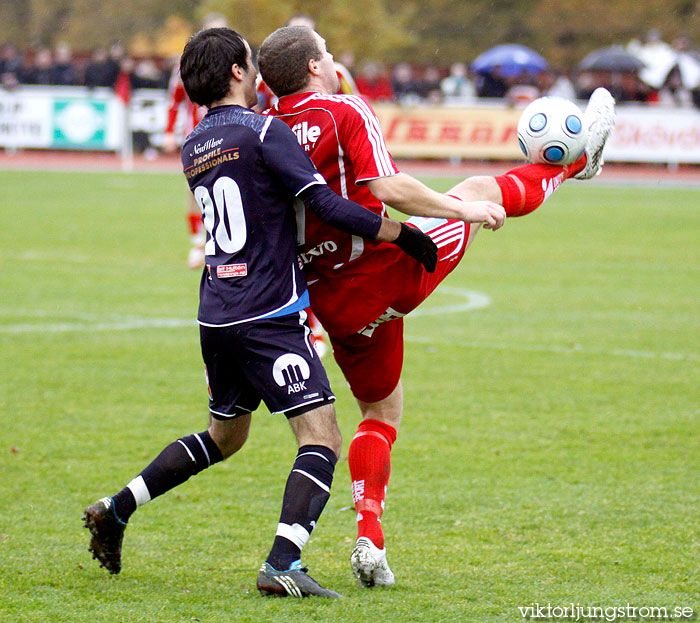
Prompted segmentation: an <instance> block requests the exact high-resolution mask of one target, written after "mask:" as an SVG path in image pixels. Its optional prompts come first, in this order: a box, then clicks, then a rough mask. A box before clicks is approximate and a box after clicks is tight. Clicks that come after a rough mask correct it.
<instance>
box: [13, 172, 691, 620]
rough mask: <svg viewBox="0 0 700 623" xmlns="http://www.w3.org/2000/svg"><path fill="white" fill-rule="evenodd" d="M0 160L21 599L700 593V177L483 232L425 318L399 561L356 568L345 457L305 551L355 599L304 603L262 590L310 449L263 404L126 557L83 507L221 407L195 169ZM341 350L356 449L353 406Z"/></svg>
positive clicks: (401, 462)
mask: <svg viewBox="0 0 700 623" xmlns="http://www.w3.org/2000/svg"><path fill="white" fill-rule="evenodd" d="M431 183H432V185H433V186H434V187H436V188H440V189H441V190H445V189H446V188H448V187H449V185H450V183H449V181H445V180H441V181H437V180H433V181H431ZM0 187H1V188H2V195H3V198H2V206H3V208H2V215H3V219H2V227H1V228H0V292H2V299H1V302H0V345H1V353H2V356H1V357H0V419H1V422H0V424H1V425H2V430H3V433H2V443H1V444H0V620H2V621H27V622H30V621H31V622H37V623H38V622H42V623H44V622H48V621H51V622H59V621H65V622H70V623H75V622H82V621H90V622H91V623H94V622H100V621H125V622H132V621H133V622H141V621H143V622H152V621H164V622H168V623H171V622H174V621H183V622H185V621H206V622H210V623H214V622H219V621H221V622H223V621H250V622H259V621H276V622H285V621H358V622H359V621H362V622H366V621H371V620H384V621H391V622H394V621H430V622H432V621H475V622H484V621H518V620H521V619H522V616H521V613H520V611H519V609H518V608H519V607H526V606H529V605H532V604H533V603H538V604H540V605H543V604H544V605H546V604H550V605H551V606H552V607H554V606H566V605H570V604H572V603H573V604H574V605H576V604H580V605H581V606H583V607H588V606H601V607H613V606H626V605H627V604H631V605H632V606H635V607H638V608H639V607H650V606H663V607H668V608H669V611H670V610H671V609H672V608H674V607H686V608H693V609H694V611H695V613H697V612H698V608H700V593H699V589H698V587H699V586H700V573H699V567H698V559H699V558H700V544H699V537H698V534H699V533H698V512H699V510H698V509H699V508H700V506H699V502H700V499H699V494H698V483H699V482H700V480H699V478H698V474H699V473H700V424H699V422H698V415H699V413H698V404H699V402H700V400H699V399H700V392H699V390H698V378H699V375H698V372H699V368H700V344H699V342H700V340H699V337H698V336H699V332H698V302H699V298H698V291H699V290H698V289H699V286H700V279H699V274H698V266H699V261H698V259H699V258H698V255H699V253H698V233H699V231H700V215H699V214H698V206H699V205H700V191H697V190H680V189H673V190H671V189H621V188H618V189H616V188H605V187H600V186H593V185H586V184H585V183H567V184H566V185H565V186H564V188H562V189H561V190H559V191H558V192H557V193H555V195H554V196H553V197H552V198H551V199H549V200H548V201H547V203H546V204H545V205H544V206H543V207H542V208H540V209H539V210H538V211H537V212H535V213H534V214H532V215H530V216H527V217H525V218H522V219H512V220H510V221H509V222H508V223H507V224H506V226H505V227H504V229H502V230H501V231H499V232H482V233H480V234H479V237H478V238H477V240H476V242H475V244H474V245H473V247H472V248H471V249H470V250H469V252H468V254H467V256H466V258H465V260H464V261H463V262H462V264H461V265H460V266H459V267H458V268H457V270H456V271H455V272H454V273H453V275H451V277H450V278H449V279H448V281H447V282H446V284H445V286H446V287H445V288H443V290H442V291H438V292H437V293H436V294H435V295H434V297H433V298H432V299H431V300H429V301H428V302H427V303H426V305H425V307H424V308H422V310H421V314H419V315H417V316H415V317H412V318H409V319H408V321H407V346H406V363H405V371H404V377H403V378H404V385H405V390H406V408H405V415H404V423H403V426H402V430H401V432H400V435H399V439H398V441H397V443H396V445H395V446H394V452H393V475H392V480H391V485H390V488H389V496H388V501H387V509H386V513H385V515H384V525H385V529H386V532H387V546H388V548H389V561H390V564H391V566H392V568H393V570H394V572H395V573H396V576H397V586H396V587H395V588H394V589H390V590H372V591H367V590H361V589H359V588H357V587H356V586H355V583H354V580H353V578H352V576H351V572H350V569H349V563H348V557H349V554H350V550H351V547H352V542H353V540H354V530H355V520H354V513H353V512H352V511H351V510H347V507H349V506H350V504H351V501H350V493H349V475H348V469H347V463H346V462H345V461H342V460H341V462H340V463H339V466H338V469H337V471H336V480H335V485H334V490H333V496H332V498H331V501H330V502H329V504H328V507H327V509H326V512H325V513H324V515H323V517H322V518H321V521H320V523H319V527H318V529H317V531H316V532H315V533H314V536H313V538H312V540H311V542H310V543H309V545H308V546H307V548H306V550H305V562H306V564H308V565H309V566H310V568H311V574H312V575H314V576H315V577H317V578H318V579H319V580H320V581H321V582H322V583H324V584H326V585H328V586H329V587H331V588H334V589H336V590H338V591H339V592H341V593H342V594H344V595H345V596H346V599H345V600H343V601H339V602H328V601H321V600H305V601H303V602H298V601H293V600H274V599H263V598H261V597H259V595H258V594H257V592H256V591H255V576H256V571H257V568H258V566H259V565H260V563H261V562H262V560H263V559H264V557H265V555H266V553H267V551H268V549H269V547H270V545H271V542H272V537H273V534H274V529H275V526H276V523H277V519H278V513H279V506H280V502H281V496H282V491H283V487H284V482H285V479H286V476H287V473H288V470H289V467H290V465H291V461H292V459H293V456H294V454H295V446H294V440H293V436H292V434H291V432H290V431H289V430H288V426H287V424H286V422H285V421H284V418H281V417H271V416H269V415H268V414H267V413H265V412H264V411H260V412H258V414H256V415H255V416H254V418H253V428H252V432H251V438H250V440H249V442H248V444H247V445H246V447H244V449H243V450H242V451H241V452H240V453H239V454H238V455H237V456H235V457H233V458H231V459H229V460H228V461H227V462H225V463H224V464H221V465H218V466H217V467H215V468H214V469H211V470H208V471H205V472H203V473H202V474H200V475H199V476H197V477H195V478H193V479H191V480H190V481H189V482H187V483H186V484H185V485H183V486H182V487H180V488H178V489H177V490H175V491H172V492H170V493H169V494H167V495H166V496H164V497H163V498H160V499H158V500H156V501H154V502H153V503H151V504H149V505H148V506H146V507H145V508H143V509H141V510H139V511H138V512H137V513H136V514H135V515H134V517H133V519H132V521H131V523H130V526H129V529H128V530H127V533H126V536H125V546H124V552H123V559H124V569H123V571H122V573H121V575H119V576H116V577H111V576H109V575H108V574H107V573H106V572H105V571H104V570H102V569H99V568H98V566H97V564H96V562H94V561H92V560H91V559H90V555H89V554H88V552H87V543H88V537H87V532H86V531H84V530H82V529H81V522H80V516H81V513H82V510H83V508H84V507H85V506H86V505H87V504H89V503H90V502H92V501H94V500H95V499H97V498H98V497H101V496H103V495H107V494H112V493H114V492H115V491H117V490H118V489H120V488H121V487H122V486H123V485H124V484H125V483H126V482H128V481H129V480H130V479H131V478H132V477H133V476H134V475H135V474H137V473H138V472H139V471H140V470H141V469H142V468H143V467H144V466H145V465H146V464H147V463H148V462H149V461H150V460H151V459H152V458H153V457H154V456H155V455H156V454H157V453H158V452H159V451H160V449H161V448H162V447H163V446H164V445H166V444H167V443H169V442H170V441H172V440H174V439H176V438H177V437H179V436H182V435H186V434H190V433H192V432H197V431H201V430H204V429H205V427H206V417H207V416H206V389H205V386H204V379H203V369H202V368H203V366H202V364H201V357H200V354H199V346H198V333H197V328H196V326H195V324H194V320H193V319H194V317H195V313H196V306H197V286H198V275H197V274H195V273H193V272H191V271H189V270H188V269H187V268H186V267H185V256H186V252H187V249H188V247H187V244H188V242H187V236H186V232H185V227H184V219H183V211H184V181H183V180H182V179H181V178H180V177H179V176H177V175H119V174H74V173H47V172H26V173H25V172H7V171H5V172H0ZM477 302H481V303H482V304H484V303H486V302H488V305H486V306H482V307H478V305H476V304H475V303H477ZM472 306H474V307H478V308H477V309H469V307H472ZM327 363H328V366H327V367H328V369H329V374H330V376H331V381H332V382H333V385H334V387H335V390H336V393H337V395H338V398H339V399H338V403H337V410H338V418H339V421H340V425H341V429H342V431H343V434H344V438H345V448H347V444H348V443H349V440H350V438H351V437H352V434H353V432H354V429H355V427H356V425H357V422H358V412H357V409H356V407H355V406H354V403H353V400H352V398H351V396H350V393H349V391H348V390H347V388H346V386H345V384H344V382H343V380H342V377H341V375H340V373H339V371H338V369H337V368H336V367H335V365H334V363H333V362H332V361H330V360H328V362H327ZM686 612H687V611H686ZM562 620H563V619H562Z"/></svg>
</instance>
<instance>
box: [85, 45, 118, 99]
mask: <svg viewBox="0 0 700 623" xmlns="http://www.w3.org/2000/svg"><path fill="white" fill-rule="evenodd" d="M115 82H116V76H115V75H114V67H113V66H112V63H111V62H110V60H109V58H108V57H107V50H105V48H96V49H95V50H94V52H93V53H92V57H91V58H90V62H89V63H88V64H87V67H86V68H85V86H87V87H89V88H91V89H92V88H95V87H113V86H114V83H115Z"/></svg>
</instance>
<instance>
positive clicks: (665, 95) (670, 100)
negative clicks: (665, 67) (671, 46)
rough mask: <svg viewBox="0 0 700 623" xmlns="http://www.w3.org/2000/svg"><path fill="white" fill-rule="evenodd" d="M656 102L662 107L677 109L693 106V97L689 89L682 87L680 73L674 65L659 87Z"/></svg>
mask: <svg viewBox="0 0 700 623" xmlns="http://www.w3.org/2000/svg"><path fill="white" fill-rule="evenodd" d="M658 101H659V104H661V105H662V106H669V107H670V106H676V107H679V108H690V107H691V106H693V95H692V93H691V92H690V90H689V89H686V88H685V87H684V86H683V80H682V77H681V71H680V68H679V67H678V65H675V66H674V67H673V69H671V71H669V72H668V76H666V80H664V83H663V84H662V85H661V88H660V89H659V93H658Z"/></svg>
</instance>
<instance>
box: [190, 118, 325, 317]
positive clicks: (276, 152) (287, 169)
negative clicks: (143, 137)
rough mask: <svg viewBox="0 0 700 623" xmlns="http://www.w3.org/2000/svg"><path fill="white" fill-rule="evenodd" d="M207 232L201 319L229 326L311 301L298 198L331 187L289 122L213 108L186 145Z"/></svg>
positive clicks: (192, 185)
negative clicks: (299, 242)
mask: <svg viewBox="0 0 700 623" xmlns="http://www.w3.org/2000/svg"><path fill="white" fill-rule="evenodd" d="M181 156H182V165H183V169H184V173H185V176H186V177H187V181H188V183H189V186H190V189H191V190H192V192H193V193H194V197H195V199H196V200H197V203H198V204H199V207H200V209H201V210H202V215H203V216H202V218H203V220H204V228H205V229H206V232H207V242H206V246H205V254H206V268H205V270H204V272H203V274H202V281H201V285H200V303H199V316H198V319H199V322H200V324H203V325H206V326H225V325H231V324H236V323H240V322H245V321H249V320H254V319H258V318H265V317H273V316H279V315H284V314H290V313H293V312H295V311H298V310H299V309H301V308H303V307H304V306H306V305H308V293H307V292H306V281H305V279H304V275H303V273H302V272H301V270H300V268H299V265H298V262H297V260H296V238H297V236H296V212H295V209H294V201H295V197H296V196H297V195H298V194H299V193H301V192H302V191H304V190H305V189H307V188H309V187H310V186H312V185H315V184H325V181H324V180H323V177H321V175H320V174H319V173H318V172H317V171H316V168H315V167H314V165H313V163H312V162H311V160H310V159H309V157H308V156H307V155H306V153H305V152H304V151H303V150H302V149H301V148H300V147H299V143H298V142H297V139H296V137H295V136H294V134H293V133H292V131H291V130H290V129H289V127H288V126H287V125H286V124H285V123H283V122H282V121H279V120H278V119H275V118H273V117H263V116H260V115H257V114H255V113H253V112H251V111H249V110H248V109H246V108H242V107H241V106H221V107H217V108H214V109H212V110H210V111H209V112H208V113H207V115H206V116H205V117H204V119H203V120H202V121H201V122H200V123H199V125H197V127H196V128H195V129H194V131H193V132H192V134H190V135H189V136H188V137H187V139H185V142H184V144H183V146H182V154H181Z"/></svg>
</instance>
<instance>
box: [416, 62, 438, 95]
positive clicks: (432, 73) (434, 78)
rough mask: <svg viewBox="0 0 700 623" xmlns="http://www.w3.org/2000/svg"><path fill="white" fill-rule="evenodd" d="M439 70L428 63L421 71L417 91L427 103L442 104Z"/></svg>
mask: <svg viewBox="0 0 700 623" xmlns="http://www.w3.org/2000/svg"><path fill="white" fill-rule="evenodd" d="M441 78H442V76H441V75H440V70H439V69H438V68H437V67H435V65H428V67H426V68H425V71H424V72H423V78H422V80H419V81H418V84H419V93H420V95H421V97H423V98H424V99H425V101H426V102H427V103H429V104H442V90H441V89H440V80H441Z"/></svg>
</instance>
